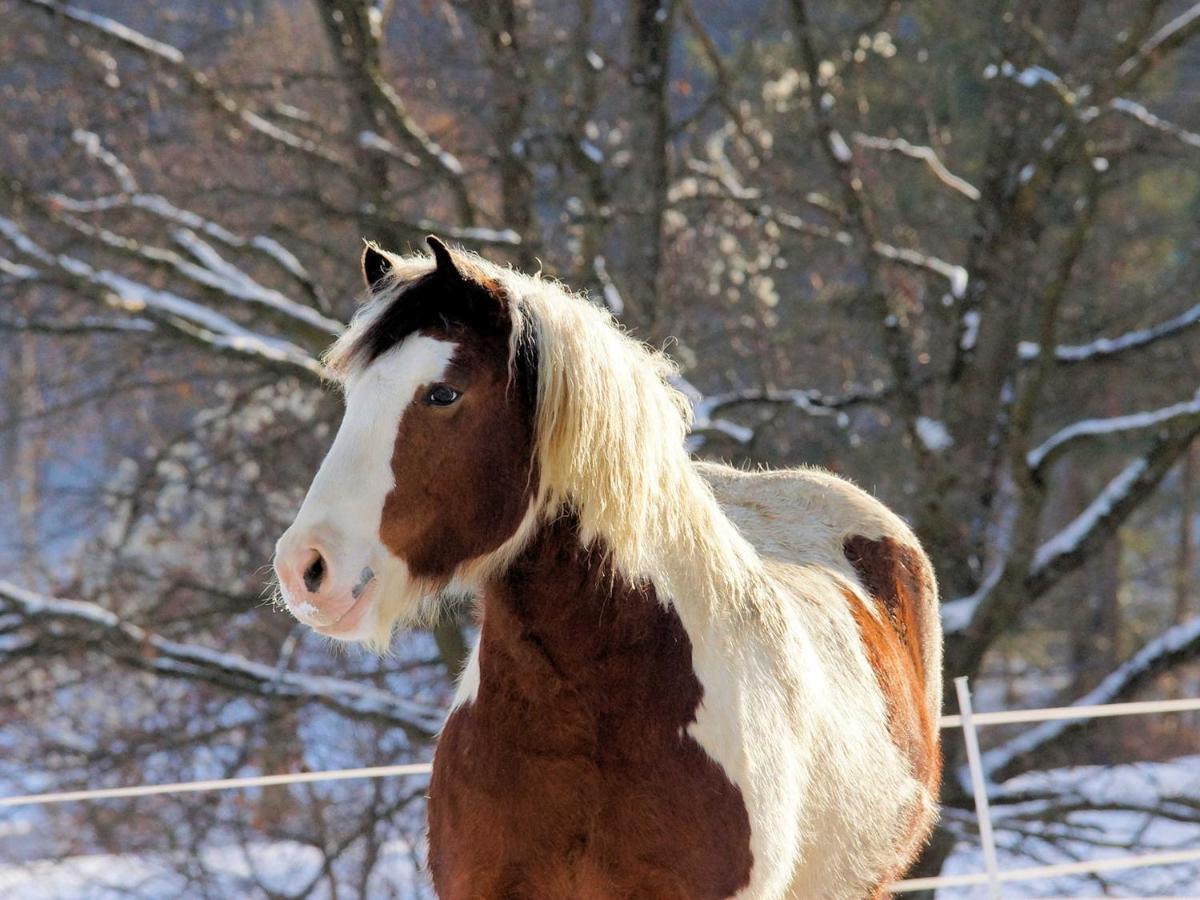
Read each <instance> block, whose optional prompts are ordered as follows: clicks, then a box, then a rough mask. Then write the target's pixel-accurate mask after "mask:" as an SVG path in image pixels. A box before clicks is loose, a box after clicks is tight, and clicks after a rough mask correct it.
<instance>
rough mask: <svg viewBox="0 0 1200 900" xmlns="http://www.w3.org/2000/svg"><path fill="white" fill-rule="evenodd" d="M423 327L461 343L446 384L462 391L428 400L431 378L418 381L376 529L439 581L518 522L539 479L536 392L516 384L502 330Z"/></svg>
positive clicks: (420, 571)
mask: <svg viewBox="0 0 1200 900" xmlns="http://www.w3.org/2000/svg"><path fill="white" fill-rule="evenodd" d="M421 333H422V334H426V335H428V336H430V337H434V338H437V339H439V340H447V341H454V342H455V343H457V344H458V350H457V351H456V352H455V355H454V359H453V360H452V361H451V363H450V366H449V369H448V371H447V372H446V375H445V377H444V378H443V382H444V383H445V384H448V385H450V386H451V387H453V388H454V389H455V390H457V391H459V392H460V393H461V396H460V397H459V399H458V400H457V401H455V402H454V403H453V404H451V405H450V406H446V407H438V406H430V405H429V404H427V403H426V402H425V397H426V395H427V394H428V392H429V389H430V385H422V386H421V387H420V388H418V389H417V392H416V394H415V395H414V396H413V398H412V402H411V403H410V404H409V406H408V408H407V409H406V410H405V412H404V415H403V416H402V417H401V420H400V427H399V429H398V430H397V433H396V438H395V444H394V449H393V451H392V472H393V474H394V476H395V486H394V487H393V488H392V490H391V491H390V492H389V493H388V495H387V498H386V499H385V500H384V505H383V515H382V519H381V523H380V529H379V536H380V539H381V540H382V541H383V543H384V545H385V546H386V547H387V548H388V549H389V550H391V551H392V552H393V553H395V554H396V555H397V556H398V557H399V558H400V559H402V560H404V562H405V563H406V564H407V565H408V568H409V571H410V572H412V574H413V575H415V576H417V577H418V578H428V579H433V580H437V579H444V578H446V577H448V576H449V575H450V574H451V573H452V572H453V571H454V569H455V567H456V566H458V565H459V564H460V563H462V562H464V561H466V560H469V559H474V558H476V557H479V556H483V555H484V554H487V553H490V552H491V551H493V550H495V549H496V548H498V547H499V546H500V545H501V544H503V543H504V542H505V541H506V540H508V538H510V537H512V535H513V534H514V533H515V532H516V530H517V528H518V527H519V526H520V524H521V519H522V518H523V517H524V515H525V512H526V510H527V509H528V507H529V503H530V500H531V499H532V494H533V491H534V489H535V485H536V475H537V473H536V471H535V469H536V466H535V463H534V460H533V427H534V426H533V408H532V406H533V400H532V397H531V396H529V395H528V392H526V391H522V390H515V389H514V386H513V384H512V381H511V374H510V371H509V365H508V338H507V335H505V334H503V333H502V332H497V333H491V334H487V333H485V334H479V333H476V332H473V331H469V330H467V329H465V328H454V327H451V328H449V329H426V330H424V331H422V332H421ZM522 488H523V489H522Z"/></svg>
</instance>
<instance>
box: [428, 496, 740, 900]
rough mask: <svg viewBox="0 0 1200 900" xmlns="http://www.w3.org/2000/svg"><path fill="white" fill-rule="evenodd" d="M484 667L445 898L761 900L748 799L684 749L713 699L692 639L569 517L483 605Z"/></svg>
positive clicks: (441, 813) (449, 768)
mask: <svg viewBox="0 0 1200 900" xmlns="http://www.w3.org/2000/svg"><path fill="white" fill-rule="evenodd" d="M479 668H480V682H479V691H478V695H477V697H476V699H475V700H474V702H472V703H470V704H467V705H465V706H463V707H460V708H459V709H458V710H456V711H455V712H454V713H453V714H452V715H451V716H450V718H449V719H448V720H447V722H446V725H445V728H444V730H443V732H442V736H441V739H440V741H439V743H438V747H437V753H436V755H435V757H434V768H433V777H432V781H431V783H430V791H429V865H430V870H431V872H432V875H433V880H434V885H435V887H436V888H437V891H438V896H439V897H442V898H443V900H459V898H477V897H478V898H483V897H487V898H530V900H534V898H536V900H610V898H635V897H648V898H649V897H653V898H661V900H673V898H678V900H685V898H687V900H705V898H713V900H716V898H722V897H729V896H731V895H733V894H735V893H736V892H737V891H738V890H740V889H741V888H742V887H744V886H745V885H746V884H748V883H749V879H750V870H751V866H752V863H753V859H752V855H751V851H750V821H749V817H748V815H747V812H746V808H745V805H744V803H743V801H742V796H741V792H740V790H739V789H738V788H737V787H736V786H735V785H734V784H733V783H732V782H730V781H729V779H728V777H727V776H726V775H725V772H724V771H723V770H722V769H721V768H720V766H719V765H718V764H717V763H715V762H714V761H713V760H712V759H711V758H710V757H709V756H708V755H707V754H706V753H705V751H704V750H703V748H701V747H700V745H699V744H697V743H696V742H695V741H694V740H693V739H692V738H691V737H690V736H689V735H688V733H687V727H688V725H689V724H691V723H692V722H693V721H695V717H696V710H697V708H698V706H699V704H700V702H701V699H702V696H703V689H702V687H701V685H700V682H699V681H698V679H697V678H696V676H695V673H694V672H693V670H692V652H691V642H690V641H689V639H688V636H687V633H686V632H685V631H684V628H683V625H682V624H681V623H680V621H679V617H678V615H677V614H676V613H675V611H674V610H673V609H672V608H670V607H667V606H664V605H663V604H662V603H660V602H659V601H658V598H657V597H656V595H655V592H654V590H653V588H652V587H650V586H648V585H640V586H637V585H631V584H629V583H628V582H626V581H625V580H624V579H623V578H622V577H621V576H620V575H619V574H618V573H616V572H615V571H614V570H613V568H612V566H611V565H610V563H609V561H608V559H607V558H606V557H605V554H604V553H603V552H602V551H601V550H600V549H598V548H595V547H593V548H590V549H587V548H584V547H582V546H581V545H580V542H579V536H578V523H577V521H576V520H575V519H574V517H573V516H567V515H564V516H563V517H561V518H559V519H557V520H556V521H554V522H551V523H549V524H548V525H546V526H545V527H544V528H543V530H542V531H541V532H540V533H539V534H538V535H537V536H536V537H535V538H534V539H533V541H532V543H531V544H530V546H529V547H528V548H527V549H526V550H525V551H523V553H522V554H521V555H520V556H519V557H518V559H517V560H516V561H515V562H514V564H513V565H512V567H511V568H510V570H509V571H508V572H507V573H506V574H505V575H503V576H501V577H500V578H498V579H497V581H496V583H494V584H491V585H489V586H488V587H487V589H486V590H485V592H484V605H483V623H482V633H481V637H480V654H479Z"/></svg>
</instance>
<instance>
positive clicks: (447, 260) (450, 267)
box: [425, 234, 465, 281]
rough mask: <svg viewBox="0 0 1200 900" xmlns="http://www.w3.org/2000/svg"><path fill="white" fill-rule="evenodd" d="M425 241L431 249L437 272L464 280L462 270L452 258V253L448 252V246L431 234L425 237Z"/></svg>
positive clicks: (443, 275)
mask: <svg viewBox="0 0 1200 900" xmlns="http://www.w3.org/2000/svg"><path fill="white" fill-rule="evenodd" d="M425 243H426V244H428V245H429V249H430V250H432V251H433V261H434V263H436V264H437V273H438V274H439V275H441V276H442V277H444V278H453V279H455V280H458V281H464V280H465V278H464V277H463V273H462V270H461V269H460V268H459V267H458V262H457V261H456V260H455V259H454V254H453V253H451V252H450V248H449V247H447V246H446V245H445V244H444V243H442V239H441V238H439V237H438V236H437V235H433V234H431V235H428V236H427V237H426V238H425Z"/></svg>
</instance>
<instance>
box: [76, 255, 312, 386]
mask: <svg viewBox="0 0 1200 900" xmlns="http://www.w3.org/2000/svg"><path fill="white" fill-rule="evenodd" d="M57 262H58V266H59V268H61V269H63V270H64V271H66V272H69V273H70V274H72V275H74V276H75V277H77V278H80V279H82V280H84V281H87V282H89V283H91V284H94V285H98V286H101V287H104V288H107V289H108V290H110V291H112V293H113V299H114V301H115V305H117V306H119V307H120V308H121V309H124V310H126V311H128V312H133V313H140V312H148V311H149V312H155V313H158V314H165V315H167V316H168V317H176V318H179V319H182V320H184V321H185V322H187V323H189V324H191V325H196V326H199V327H200V328H201V329H203V330H204V332H206V333H205V334H203V335H202V338H203V339H204V340H206V341H207V342H208V343H211V344H213V345H214V346H218V347H223V348H229V349H231V350H237V351H239V352H243V353H249V354H253V355H256V356H261V357H263V358H265V359H271V360H275V361H278V362H286V363H289V364H291V365H294V366H298V367H300V368H302V369H305V370H307V371H308V372H310V373H312V374H314V375H318V376H319V375H322V374H323V370H322V368H321V364H320V363H319V362H318V361H317V360H316V359H314V358H313V357H311V356H310V355H309V354H308V353H306V352H305V351H304V350H302V349H301V348H300V347H297V346H296V345H295V344H292V343H290V342H288V341H284V340H280V339H279V338H272V337H267V336H265V335H261V334H258V333H257V332H253V331H250V330H248V329H246V328H243V327H242V326H241V325H239V324H237V323H236V322H234V321H233V319H230V318H229V317H228V316H224V315H222V314H221V313H218V312H216V311H215V310H211V309H209V308H208V307H205V306H201V305H200V304H199V303H195V302H193V301H191V300H187V299H185V298H183V297H180V296H179V295H178V294H173V293H171V292H169V291H163V290H159V289H157V288H152V287H149V286H148V285H144V284H140V283H138V282H136V281H133V280H131V279H129V278H126V277H125V276H123V275H118V274H117V273H116V272H112V271H109V270H107V269H93V268H92V267H91V266H90V265H88V264H87V263H85V262H83V261H82V260H79V259H75V258H74V257H72V256H67V255H66V254H59V255H58V257H57Z"/></svg>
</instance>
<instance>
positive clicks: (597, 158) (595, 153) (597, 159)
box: [579, 139, 604, 165]
mask: <svg viewBox="0 0 1200 900" xmlns="http://www.w3.org/2000/svg"><path fill="white" fill-rule="evenodd" d="M579 149H580V150H581V151H583V155H584V156H586V157H587V158H588V159H589V160H591V161H592V162H593V163H595V164H596V165H600V164H601V163H603V162H604V151H603V150H601V149H600V148H599V147H597V146H596V145H595V144H593V143H592V142H591V141H589V140H586V139H585V140H582V141H580V142H579Z"/></svg>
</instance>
